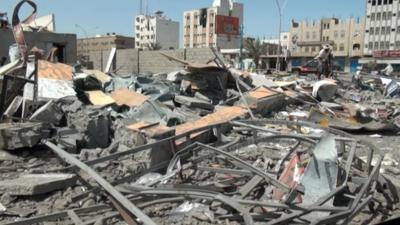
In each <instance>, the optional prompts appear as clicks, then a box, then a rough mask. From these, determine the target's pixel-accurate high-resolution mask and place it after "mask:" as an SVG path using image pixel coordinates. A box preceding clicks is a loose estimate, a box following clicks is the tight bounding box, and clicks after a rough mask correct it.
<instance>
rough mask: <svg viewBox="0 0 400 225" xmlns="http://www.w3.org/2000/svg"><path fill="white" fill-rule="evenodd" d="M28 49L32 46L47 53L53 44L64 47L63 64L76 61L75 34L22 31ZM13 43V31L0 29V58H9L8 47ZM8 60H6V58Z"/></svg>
mask: <svg viewBox="0 0 400 225" xmlns="http://www.w3.org/2000/svg"><path fill="white" fill-rule="evenodd" d="M24 35H25V41H26V43H27V44H28V49H31V48H33V47H34V46H36V47H38V48H39V49H43V50H45V51H46V53H48V52H49V51H50V50H51V48H52V47H53V45H57V46H63V47H64V60H63V61H61V62H63V63H65V64H70V65H73V64H75V63H76V55H77V51H76V34H62V33H52V32H24ZM14 43H15V39H14V35H13V32H12V31H11V30H10V29H0V60H1V59H2V58H3V57H6V58H7V59H8V58H9V54H8V51H9V47H10V46H11V45H13V44H14ZM7 62H8V60H7Z"/></svg>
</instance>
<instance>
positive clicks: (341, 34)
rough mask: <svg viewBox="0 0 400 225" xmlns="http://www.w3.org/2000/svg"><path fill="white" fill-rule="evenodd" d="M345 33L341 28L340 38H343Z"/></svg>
mask: <svg viewBox="0 0 400 225" xmlns="http://www.w3.org/2000/svg"><path fill="white" fill-rule="evenodd" d="M345 35H346V31H344V30H342V32H340V37H341V38H344V37H345Z"/></svg>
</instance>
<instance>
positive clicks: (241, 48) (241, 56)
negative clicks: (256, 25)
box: [239, 23, 244, 69]
mask: <svg viewBox="0 0 400 225" xmlns="http://www.w3.org/2000/svg"><path fill="white" fill-rule="evenodd" d="M243 35H244V25H243V23H242V24H241V25H240V51H239V66H240V69H243Z"/></svg>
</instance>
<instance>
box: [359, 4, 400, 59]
mask: <svg viewBox="0 0 400 225" xmlns="http://www.w3.org/2000/svg"><path fill="white" fill-rule="evenodd" d="M366 14H367V18H366V25H365V47H364V55H365V56H366V58H364V59H363V63H368V62H369V61H371V60H376V61H377V63H378V64H386V63H392V64H400V3H399V1H398V0H367V9H366ZM371 57H373V58H371Z"/></svg>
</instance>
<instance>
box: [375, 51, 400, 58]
mask: <svg viewBox="0 0 400 225" xmlns="http://www.w3.org/2000/svg"><path fill="white" fill-rule="evenodd" d="M373 56H374V58H399V57H400V50H393V51H375V52H374V53H373Z"/></svg>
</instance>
